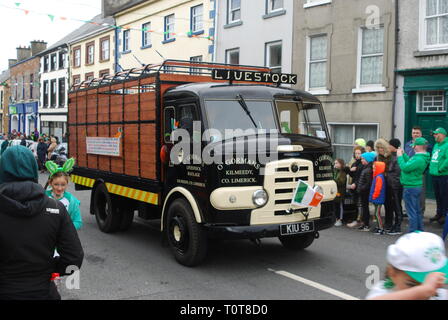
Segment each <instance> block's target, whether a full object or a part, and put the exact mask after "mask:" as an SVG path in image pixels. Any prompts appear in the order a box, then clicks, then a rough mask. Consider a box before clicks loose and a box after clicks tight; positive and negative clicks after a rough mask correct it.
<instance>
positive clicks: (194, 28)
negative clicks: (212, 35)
mask: <svg viewBox="0 0 448 320" xmlns="http://www.w3.org/2000/svg"><path fill="white" fill-rule="evenodd" d="M203 12H204V6H203V5H202V4H201V5H199V6H195V7H192V8H191V26H190V29H191V32H192V33H199V32H202V31H204V22H203V20H204V18H203Z"/></svg>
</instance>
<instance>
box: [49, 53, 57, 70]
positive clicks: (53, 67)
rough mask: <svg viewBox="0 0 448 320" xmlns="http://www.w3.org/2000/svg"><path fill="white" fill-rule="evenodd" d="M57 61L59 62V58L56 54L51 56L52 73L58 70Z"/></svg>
mask: <svg viewBox="0 0 448 320" xmlns="http://www.w3.org/2000/svg"><path fill="white" fill-rule="evenodd" d="M56 60H57V56H56V53H55V54H52V55H51V60H50V64H51V71H54V70H56Z"/></svg>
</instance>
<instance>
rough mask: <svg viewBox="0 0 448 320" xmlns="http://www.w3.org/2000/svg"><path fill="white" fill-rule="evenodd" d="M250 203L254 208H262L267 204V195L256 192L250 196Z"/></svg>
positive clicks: (264, 192) (262, 191)
mask: <svg viewBox="0 0 448 320" xmlns="http://www.w3.org/2000/svg"><path fill="white" fill-rule="evenodd" d="M252 201H253V202H254V204H255V205H256V206H258V207H262V206H264V205H265V204H266V203H267V202H268V194H267V193H266V191H264V190H257V191H255V192H254V194H253V196H252Z"/></svg>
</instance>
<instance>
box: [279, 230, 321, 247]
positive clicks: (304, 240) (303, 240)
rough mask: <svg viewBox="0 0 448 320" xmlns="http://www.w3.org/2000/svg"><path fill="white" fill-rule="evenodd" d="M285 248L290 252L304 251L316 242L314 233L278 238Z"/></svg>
mask: <svg viewBox="0 0 448 320" xmlns="http://www.w3.org/2000/svg"><path fill="white" fill-rule="evenodd" d="M278 239H279V240H280V242H281V243H282V245H283V247H285V248H286V249H288V250H295V251H297V250H303V249H306V248H308V247H309V246H310V245H311V244H312V243H313V242H314V233H305V234H297V235H292V236H280V237H278Z"/></svg>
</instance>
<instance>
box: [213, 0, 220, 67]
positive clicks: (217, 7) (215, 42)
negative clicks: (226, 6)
mask: <svg viewBox="0 0 448 320" xmlns="http://www.w3.org/2000/svg"><path fill="white" fill-rule="evenodd" d="M214 2H215V8H214V9H215V18H214V21H213V28H214V29H215V34H214V35H213V57H212V62H217V54H218V52H217V47H218V42H217V41H216V39H217V36H218V22H219V20H218V19H219V17H218V10H219V0H215V1H214Z"/></svg>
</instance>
